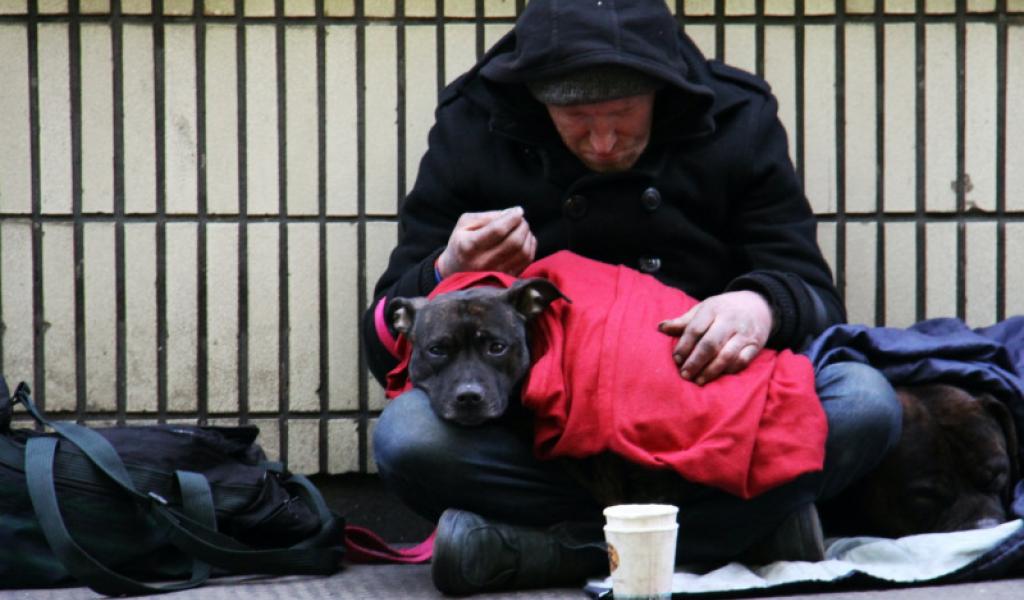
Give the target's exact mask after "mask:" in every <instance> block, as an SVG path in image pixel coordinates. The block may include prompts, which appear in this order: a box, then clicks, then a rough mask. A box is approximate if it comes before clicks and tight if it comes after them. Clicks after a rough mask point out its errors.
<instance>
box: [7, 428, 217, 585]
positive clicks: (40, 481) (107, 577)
mask: <svg viewBox="0 0 1024 600" xmlns="http://www.w3.org/2000/svg"><path fill="white" fill-rule="evenodd" d="M56 455H57V439H56V438H52V437H34V438H31V439H29V440H28V443H27V444H26V447H25V479H26V482H27V484H28V493H29V497H30V499H31V500H32V506H33V508H34V509H35V511H36V516H37V517H38V521H39V527H40V528H41V529H42V530H43V535H44V536H45V537H46V541H47V542H48V543H49V544H50V548H51V549H52V550H53V553H54V555H55V556H57V558H58V559H60V561H61V564H63V565H64V568H66V569H67V570H68V572H69V573H70V574H71V575H72V576H73V577H75V578H76V579H78V580H79V581H81V582H82V583H85V584H86V585H88V586H89V587H90V588H92V589H94V590H96V591H97V592H99V593H101V594H106V595H108V596H121V595H124V594H133V595H139V594H153V593H163V592H176V591H179V590H186V589H189V588H194V587H196V586H199V585H202V584H203V583H204V582H205V581H206V580H207V579H209V577H210V567H209V565H207V564H204V563H201V562H194V563H193V565H192V577H191V579H189V580H188V581H185V582H180V583H171V584H164V585H149V584H145V583H142V582H140V581H136V580H134V579H131V578H129V577H125V576H124V575H120V574H118V573H115V572H114V571H112V570H110V569H108V568H107V567H106V566H104V565H103V564H102V563H100V562H99V561H98V560H96V559H95V558H93V557H92V556H91V555H90V554H89V553H88V552H86V551H85V549H83V548H82V547H81V546H79V545H78V544H77V543H75V540H74V539H73V538H72V537H71V534H70V532H68V529H67V525H65V524H64V517H63V516H62V515H61V513H60V506H59V505H58V504H57V489H56V487H55V485H54V480H53V461H54V458H56ZM192 500H194V498H190V504H191V503H192ZM188 510H189V512H192V513H194V514H197V515H198V514H201V513H203V512H207V511H208V512H209V513H211V514H212V511H213V505H212V503H211V504H210V505H209V506H206V507H190V508H189V509H188Z"/></svg>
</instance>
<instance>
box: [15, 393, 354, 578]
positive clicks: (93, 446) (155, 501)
mask: <svg viewBox="0 0 1024 600" xmlns="http://www.w3.org/2000/svg"><path fill="white" fill-rule="evenodd" d="M15 396H16V399H17V401H19V402H21V403H22V404H24V405H25V407H26V409H27V410H28V411H29V413H30V414H31V415H32V417H33V418H34V419H36V421H38V422H39V423H41V424H44V425H48V426H49V427H51V428H53V429H54V431H56V432H57V434H58V435H60V436H61V437H63V438H65V439H66V440H67V441H69V442H71V443H72V444H74V445H76V446H78V448H79V449H80V450H81V451H82V453H83V454H84V455H85V456H86V457H87V458H88V459H89V460H90V461H91V462H92V463H93V464H94V465H96V467H97V468H98V469H100V470H101V471H102V472H103V473H104V474H106V475H107V476H108V477H110V479H111V480H112V481H113V482H114V483H116V484H117V485H118V486H119V487H121V488H122V489H123V490H124V491H125V492H127V493H129V494H130V495H132V496H133V497H135V498H136V499H137V500H138V501H139V504H140V506H141V507H142V508H143V509H144V510H146V511H147V512H148V513H149V514H150V516H152V517H154V518H155V519H156V520H157V522H158V523H161V524H163V525H165V526H166V527H168V528H169V531H168V533H169V541H170V542H171V543H172V544H173V545H174V546H176V547H177V548H178V549H179V550H181V551H182V552H184V553H186V554H187V555H188V556H191V557H193V559H195V560H199V561H203V562H205V563H209V564H212V565H214V566H216V567H220V568H222V569H225V570H227V571H230V572H232V573H236V574H242V573H260V574H274V575H330V574H333V573H335V572H337V571H338V569H340V568H341V558H342V556H343V553H344V547H343V546H341V545H337V546H329V547H311V546H310V547H307V546H306V545H305V544H304V543H302V544H298V545H296V546H293V547H291V548H280V549H267V550H263V549H253V548H251V547H249V546H246V545H244V544H242V543H240V542H238V541H237V540H235V539H234V538H231V537H229V536H226V535H224V534H221V533H219V532H218V531H217V530H216V519H215V516H213V500H212V493H211V492H210V488H209V483H208V482H207V480H206V478H205V477H203V476H202V475H200V474H198V473H190V472H187V471H179V472H178V473H177V478H178V484H179V488H180V489H181V496H182V502H183V505H184V510H183V511H182V512H179V511H176V510H174V509H172V508H170V507H169V506H168V503H167V500H166V499H164V498H162V497H160V496H159V495H157V494H155V493H149V494H144V493H142V492H141V491H139V490H138V489H136V488H135V485H134V483H133V482H132V480H131V476H130V475H129V474H128V470H127V469H126V468H125V466H124V463H123V462H122V461H121V458H120V456H118V454H117V451H116V450H115V449H114V447H113V446H112V445H111V444H110V442H108V441H107V439H106V438H104V437H103V436H101V435H100V434H98V433H97V432H95V431H93V430H92V429H89V428H88V427H83V426H81V425H77V424H74V423H62V422H50V421H48V420H47V419H46V418H45V417H44V416H43V415H42V414H41V413H40V411H39V410H38V409H37V408H36V407H35V406H34V404H33V403H32V401H31V398H30V397H29V395H28V386H27V385H25V384H24V383H22V384H21V385H20V386H18V390H17V391H16V393H15ZM36 439H39V440H47V442H46V445H42V444H40V443H33V444H32V445H31V448H32V457H33V460H32V462H31V463H29V461H28V450H29V448H26V469H25V471H26V477H29V476H30V474H31V477H32V479H33V481H35V482H36V483H35V484H34V486H33V485H30V492H31V490H32V489H33V487H34V488H35V489H36V496H37V497H38V498H39V500H40V502H39V506H41V507H43V511H44V512H45V515H44V514H39V508H37V509H36V510H37V514H38V515H39V520H40V523H44V522H46V521H50V520H52V521H54V523H55V524H54V525H53V527H52V528H51V534H52V535H53V540H50V534H46V533H45V530H44V535H47V541H49V542H50V543H51V547H54V554H56V555H57V556H58V558H60V559H61V560H62V562H65V566H66V567H68V570H69V571H70V572H71V573H72V575H74V576H75V577H76V578H79V579H81V580H82V581H83V582H86V583H87V584H88V585H89V586H90V587H93V589H95V590H96V591H99V592H101V593H110V592H107V591H105V590H107V589H111V590H113V593H114V594H124V593H131V594H140V593H142V594H144V593H159V592H163V591H176V590H179V589H187V588H188V587H195V586H197V585H200V584H201V583H202V582H203V581H205V579H206V577H208V576H209V574H208V570H209V568H208V567H206V566H205V565H204V567H203V568H204V569H205V570H206V571H207V575H206V577H204V578H197V577H196V574H195V573H193V578H192V580H190V581H189V582H186V583H182V584H172V585H171V586H163V587H154V586H148V585H145V584H141V583H139V582H134V581H133V580H131V579H128V578H124V577H121V576H119V575H117V574H116V573H113V572H112V571H109V569H106V568H105V567H102V565H100V564H99V563H98V562H97V561H95V559H92V557H89V556H88V555H87V554H86V553H85V552H84V550H82V549H81V547H79V546H77V544H75V543H74V541H73V540H72V539H71V537H70V534H69V533H68V532H67V528H66V526H65V525H64V524H63V519H62V518H61V516H60V512H59V508H57V500H56V488H55V485H54V482H53V460H54V457H55V456H56V447H57V440H56V439H55V438H49V437H40V438H33V440H30V442H31V441H34V440H36ZM51 445H52V448H49V446H51ZM301 479H304V478H301ZM306 483H307V486H306V488H305V489H306V493H307V494H310V497H311V498H312V499H313V506H314V509H315V510H316V511H317V512H318V514H319V515H320V516H321V523H322V525H321V530H320V532H319V533H318V534H317V536H315V537H316V538H317V540H318V541H319V540H322V541H324V542H328V541H329V540H332V539H337V540H339V541H341V539H342V537H343V531H342V526H341V524H340V522H339V519H337V518H336V517H334V516H333V515H331V514H330V511H329V510H328V509H327V506H326V503H324V502H323V498H322V496H320V494H319V492H318V491H316V489H315V488H312V484H310V483H309V482H308V481H307V482H306ZM308 488H312V490H310V489H308ZM51 496H52V497H51ZM186 500H187V504H186ZM317 500H318V502H317ZM206 501H208V502H209V509H208V510H207V509H206V508H202V507H201V506H200V505H201V504H202V503H203V502H206ZM35 504H36V503H35V497H33V505H35ZM324 515H326V516H327V519H326V520H325V519H324V518H323V517H324ZM307 541H308V540H307ZM55 543H56V544H57V546H59V548H60V550H61V551H60V553H58V551H57V546H54V544H55ZM67 561H69V562H67ZM72 565H74V568H75V569H76V570H77V571H76V570H72ZM90 567H93V568H92V570H91V571H90ZM95 567H99V568H100V570H99V571H97V570H96V569H95ZM95 573H100V575H96V574H95ZM108 574H109V575H108ZM110 576H113V577H114V578H111V577H110ZM115 578H116V579H115ZM91 581H95V582H96V584H97V585H98V586H100V587H95V586H93V584H92V583H91ZM119 586H123V587H124V589H123V590H122V589H120V587H119ZM140 586H141V587H140Z"/></svg>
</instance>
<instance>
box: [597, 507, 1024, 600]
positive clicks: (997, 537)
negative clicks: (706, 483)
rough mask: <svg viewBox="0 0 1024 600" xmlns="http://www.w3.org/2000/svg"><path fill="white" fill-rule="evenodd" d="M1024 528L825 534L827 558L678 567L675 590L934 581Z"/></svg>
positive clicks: (600, 586)
mask: <svg viewBox="0 0 1024 600" xmlns="http://www.w3.org/2000/svg"><path fill="white" fill-rule="evenodd" d="M1022 528H1024V523H1022V521H1021V520H1016V521H1010V522H1008V523H1004V524H1002V525H1000V526H998V527H993V528H991V529H975V530H971V531H956V532H953V533H930V534H924V535H913V536H908V537H904V538H899V539H888V538H874V537H849V538H835V539H830V540H827V544H826V551H825V560H823V561H820V562H813V563H812V562H789V561H780V562H775V563H771V564H768V565H764V566H761V567H748V566H744V565H742V564H740V563H729V564H727V565H725V566H722V567H718V568H716V569H714V570H711V571H700V570H697V569H694V568H692V567H685V566H680V567H677V569H676V573H675V576H674V578H673V581H672V585H673V596H676V597H683V596H688V595H697V594H705V593H712V592H713V593H722V592H742V591H751V590H764V589H770V588H775V587H779V586H784V585H791V584H798V583H814V582H820V583H823V584H824V583H828V582H835V581H840V580H843V579H846V578H848V577H850V576H853V575H857V574H860V575H866V576H868V577H870V578H872V579H875V580H878V581H879V582H880V583H884V582H890V583H893V584H913V583H924V582H928V581H934V580H936V579H939V578H941V577H943V576H946V575H949V574H951V573H954V572H956V571H958V570H960V569H963V568H964V567H967V566H968V565H970V564H971V563H972V562H973V561H974V560H976V559H978V558H979V557H981V556H982V555H983V554H985V553H986V552H987V551H989V550H991V549H993V548H995V547H996V546H998V545H999V544H1000V543H1001V542H1003V541H1004V540H1006V539H1008V538H1009V537H1010V536H1012V535H1014V534H1016V533H1018V532H1020V531H1021V529H1022ZM587 587H588V590H590V591H600V590H607V589H610V588H611V578H610V577H609V578H607V579H605V580H603V581H592V582H591V583H590V585H588V586H587Z"/></svg>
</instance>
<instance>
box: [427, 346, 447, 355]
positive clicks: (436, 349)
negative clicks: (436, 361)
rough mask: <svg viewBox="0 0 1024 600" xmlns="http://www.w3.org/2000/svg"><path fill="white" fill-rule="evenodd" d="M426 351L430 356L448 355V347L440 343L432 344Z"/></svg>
mask: <svg viewBox="0 0 1024 600" xmlns="http://www.w3.org/2000/svg"><path fill="white" fill-rule="evenodd" d="M427 353H428V354H430V355H431V356H436V357H444V356H448V348H446V347H444V346H442V345H441V344H434V345H433V346H430V347H429V348H427Z"/></svg>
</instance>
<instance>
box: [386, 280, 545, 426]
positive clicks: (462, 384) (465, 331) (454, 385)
mask: <svg viewBox="0 0 1024 600" xmlns="http://www.w3.org/2000/svg"><path fill="white" fill-rule="evenodd" d="M557 298H565V296H563V295H562V293H561V292H560V291H559V290H558V288H557V287H555V285H554V284H553V283H551V282H550V281H548V280H546V279H539V278H535V279H522V280H519V281H517V282H515V283H514V284H513V285H512V286H511V287H509V288H508V289H498V288H490V287H479V288H470V289H467V290H460V291H457V292H449V293H447V294H442V295H440V296H438V297H436V298H434V299H431V300H428V299H427V298H395V299H393V300H391V301H390V302H389V303H388V306H387V314H388V315H390V319H391V323H392V324H393V325H394V327H395V330H397V331H398V332H400V333H402V334H404V335H405V336H406V337H407V338H408V339H409V342H410V344H411V346H412V356H411V357H410V359H409V379H410V380H411V381H412V384H413V385H414V386H416V387H418V388H420V389H422V390H423V391H424V392H426V394H427V396H428V397H429V398H430V403H431V407H432V408H433V409H434V412H436V413H437V415H438V416H440V417H441V418H443V419H447V420H450V421H455V422H456V423H460V424H462V425H479V424H480V423H482V422H484V421H486V420H488V419H493V418H496V417H499V416H501V415H502V414H503V413H504V412H505V409H506V408H507V407H508V397H509V394H510V393H511V392H512V389H513V387H514V386H515V385H516V384H517V383H518V382H519V380H520V379H522V378H523V376H524V375H526V372H527V370H528V369H529V367H530V351H529V344H528V340H527V335H526V323H527V322H528V321H529V320H530V319H532V318H534V317H535V316H537V315H539V314H540V313H542V312H543V311H544V310H545V309H546V308H547V306H548V305H549V304H550V303H551V302H553V301H554V300H556V299H557Z"/></svg>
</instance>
